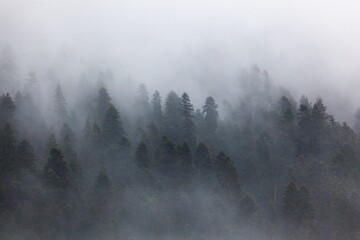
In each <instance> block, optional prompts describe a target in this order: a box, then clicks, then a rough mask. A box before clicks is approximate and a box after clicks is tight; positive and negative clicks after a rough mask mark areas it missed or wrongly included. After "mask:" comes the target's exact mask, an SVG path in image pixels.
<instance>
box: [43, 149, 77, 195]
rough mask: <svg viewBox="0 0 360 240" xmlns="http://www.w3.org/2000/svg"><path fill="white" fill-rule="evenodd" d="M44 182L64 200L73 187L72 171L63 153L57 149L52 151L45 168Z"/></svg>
mask: <svg viewBox="0 0 360 240" xmlns="http://www.w3.org/2000/svg"><path fill="white" fill-rule="evenodd" d="M42 178H43V182H44V184H45V186H46V187H48V189H49V190H51V191H55V192H57V193H58V195H57V196H59V197H61V198H63V197H66V194H67V193H68V191H69V190H70V188H71V187H72V182H71V178H70V171H69V168H68V165H67V163H66V162H65V160H64V156H63V155H62V153H61V151H60V150H59V149H56V148H52V149H51V150H50V156H49V158H48V161H47V163H46V165H45V167H44V171H43V175H42Z"/></svg>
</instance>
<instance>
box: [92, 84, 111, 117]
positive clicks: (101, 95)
mask: <svg viewBox="0 0 360 240" xmlns="http://www.w3.org/2000/svg"><path fill="white" fill-rule="evenodd" d="M110 105H111V98H110V96H109V94H108V92H107V90H106V88H104V87H101V88H100V89H99V91H98V98H97V106H96V116H95V120H96V122H98V123H101V122H102V121H103V120H104V117H105V114H106V112H107V110H108V109H109V107H110Z"/></svg>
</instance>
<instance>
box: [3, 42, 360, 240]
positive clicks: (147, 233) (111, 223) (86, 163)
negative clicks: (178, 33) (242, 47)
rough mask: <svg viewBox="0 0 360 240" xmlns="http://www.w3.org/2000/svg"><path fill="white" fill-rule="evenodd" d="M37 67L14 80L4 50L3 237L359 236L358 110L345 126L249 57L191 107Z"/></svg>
mask: <svg viewBox="0 0 360 240" xmlns="http://www.w3.org/2000/svg"><path fill="white" fill-rule="evenodd" d="M44 72H46V73H45V74H43V73H42V77H41V78H39V77H38V75H37V73H35V72H29V74H28V76H27V77H26V79H25V80H22V78H21V77H19V76H18V75H19V74H18V69H17V65H16V61H15V57H14V56H13V54H12V51H11V48H10V47H6V48H5V49H4V50H3V52H2V55H1V58H0V94H1V97H0V239H5V240H8V239H9V240H13V239H27V240H32V239H34V240H35V239H59V240H62V239H77V240H78V239H94V240H95V239H97V240H98V239H104V240H109V239H196V240H200V239H234V240H235V239H241V240H242V239H249V240H251V239H274V240H275V239H276V240H279V239H284V240H285V239H286V240H287V239H289V240H291V239H299V240H307V239H317V240H318V239H327V240H335V239H359V237H360V206H359V201H360V195H359V194H360V191H359V187H358V186H359V181H360V144H359V140H360V138H359V135H358V131H359V130H360V114H357V115H356V116H358V117H357V121H356V123H355V126H354V129H352V128H351V127H350V126H348V125H347V124H346V123H339V122H337V121H336V120H335V118H334V117H333V116H332V115H331V114H329V113H328V112H327V111H326V106H325V105H324V103H323V101H322V99H321V98H317V99H315V101H314V102H311V101H310V100H309V99H308V98H307V97H306V96H303V97H302V98H301V99H299V100H298V101H297V100H296V99H294V98H293V97H292V95H291V93H290V92H289V91H287V90H284V89H283V88H279V87H277V86H275V85H274V84H273V83H272V81H271V79H270V77H269V74H268V73H267V72H266V71H262V70H260V69H259V68H257V67H253V68H251V69H249V70H246V71H243V72H242V73H241V74H240V75H239V76H238V79H239V80H238V81H237V84H236V85H235V86H234V88H237V89H236V91H235V90H234V89H229V92H236V93H237V94H236V95H235V96H233V95H231V96H229V98H227V96H226V93H225V92H224V89H221V90H219V91H217V89H216V88H215V89H212V92H214V94H213V96H208V97H205V98H204V99H203V103H202V104H201V105H199V106H198V107H194V105H193V104H192V102H191V96H189V94H187V93H186V92H185V93H182V94H179V93H177V92H176V89H174V91H170V92H169V93H167V94H166V95H164V96H163V97H162V96H161V94H160V92H159V91H154V92H152V93H149V92H148V88H147V87H149V88H152V86H145V85H144V84H137V83H135V82H134V81H133V80H131V79H128V78H122V79H117V81H115V78H116V76H114V75H113V74H112V71H111V70H107V71H101V72H95V71H92V70H86V71H84V72H83V73H82V74H79V81H74V82H73V83H72V85H71V86H68V85H67V86H65V87H64V86H62V82H63V80H62V79H61V78H60V77H58V76H59V75H60V76H61V75H62V74H61V73H56V72H55V71H54V70H44ZM58 74H59V75H58ZM198 84H200V85H199V89H202V87H204V88H205V86H202V85H201V82H199V83H198ZM63 87H64V88H63ZM206 93H207V91H205V90H204V93H201V95H203V94H206ZM216 96H222V97H221V100H223V98H225V100H224V101H222V102H220V103H219V102H217V99H216Z"/></svg>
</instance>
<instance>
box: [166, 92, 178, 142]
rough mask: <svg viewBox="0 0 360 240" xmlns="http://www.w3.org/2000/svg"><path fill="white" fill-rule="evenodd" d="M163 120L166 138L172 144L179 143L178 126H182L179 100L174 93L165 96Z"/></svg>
mask: <svg viewBox="0 0 360 240" xmlns="http://www.w3.org/2000/svg"><path fill="white" fill-rule="evenodd" d="M164 118H165V131H166V136H167V137H168V138H169V139H170V140H171V141H173V142H179V140H180V131H179V126H181V125H182V117H181V105H180V98H179V97H178V95H177V94H176V93H175V92H174V91H171V92H170V93H169V94H168V95H167V98H166V101H165V112H164Z"/></svg>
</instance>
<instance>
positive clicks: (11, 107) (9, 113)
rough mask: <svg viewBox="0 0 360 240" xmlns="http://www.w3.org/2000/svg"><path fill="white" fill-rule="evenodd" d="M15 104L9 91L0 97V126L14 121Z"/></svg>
mask: <svg viewBox="0 0 360 240" xmlns="http://www.w3.org/2000/svg"><path fill="white" fill-rule="evenodd" d="M15 110H16V106H15V103H14V101H13V100H12V98H11V96H10V94H9V93H7V94H6V95H2V96H1V97H0V127H1V128H3V127H5V125H6V124H7V123H9V124H11V125H13V124H14V123H15Z"/></svg>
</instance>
